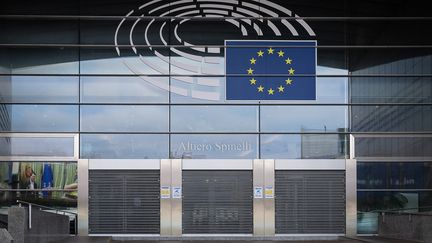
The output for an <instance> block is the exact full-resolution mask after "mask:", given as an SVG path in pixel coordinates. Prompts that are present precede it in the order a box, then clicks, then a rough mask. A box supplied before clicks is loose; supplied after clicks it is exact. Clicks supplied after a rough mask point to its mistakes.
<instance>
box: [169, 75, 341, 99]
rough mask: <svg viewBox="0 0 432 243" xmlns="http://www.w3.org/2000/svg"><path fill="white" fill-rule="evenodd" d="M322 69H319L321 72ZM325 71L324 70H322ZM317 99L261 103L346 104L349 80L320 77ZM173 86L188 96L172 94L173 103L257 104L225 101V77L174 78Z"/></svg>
mask: <svg viewBox="0 0 432 243" xmlns="http://www.w3.org/2000/svg"><path fill="white" fill-rule="evenodd" d="M319 69H320V68H318V70H319ZM321 69H323V68H321ZM316 82H317V83H316V84H317V99H316V100H312V101H304V100H302V101H295V100H291V101H289V102H287V101H265V100H263V101H261V103H264V104H265V103H278V104H279V103H280V104H295V103H302V104H303V103H308V104H309V103H310V104H316V103H318V104H321V103H333V104H345V103H347V102H348V78H346V77H331V78H328V77H318V78H317V79H316ZM171 85H172V86H175V87H179V88H181V89H183V90H186V91H187V92H186V93H188V94H190V95H188V96H184V95H180V94H177V93H175V92H172V93H171V102H172V103H224V104H225V103H230V104H235V103H252V104H257V103H258V101H256V100H241V101H236V100H225V78H223V77H185V76H172V77H171ZM178 93H180V92H178Z"/></svg>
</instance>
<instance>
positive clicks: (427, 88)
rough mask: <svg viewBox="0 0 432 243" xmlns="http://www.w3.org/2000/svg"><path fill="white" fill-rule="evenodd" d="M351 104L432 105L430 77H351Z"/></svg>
mask: <svg viewBox="0 0 432 243" xmlns="http://www.w3.org/2000/svg"><path fill="white" fill-rule="evenodd" d="M425 66H426V65H425ZM430 66H432V65H431V64H430V63H429V67H430ZM428 73H432V72H429V71H428ZM351 102H352V103H432V77H352V78H351Z"/></svg>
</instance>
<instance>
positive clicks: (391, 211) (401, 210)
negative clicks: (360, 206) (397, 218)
mask: <svg viewBox="0 0 432 243" xmlns="http://www.w3.org/2000/svg"><path fill="white" fill-rule="evenodd" d="M419 209H432V206H427V207H417V208H399V209H388V210H373V211H368V212H359V213H379V214H386V213H389V214H390V213H391V214H406V215H410V214H411V215H425V216H432V211H431V212H430V213H425V212H405V211H407V210H419Z"/></svg>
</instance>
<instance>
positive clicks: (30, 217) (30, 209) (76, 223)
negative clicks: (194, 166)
mask: <svg viewBox="0 0 432 243" xmlns="http://www.w3.org/2000/svg"><path fill="white" fill-rule="evenodd" d="M17 203H18V204H19V206H20V207H21V204H22V203H23V204H27V205H28V211H29V215H28V226H29V229H31V228H32V214H31V212H32V206H35V207H38V208H40V209H48V210H54V211H55V214H59V213H58V212H62V213H63V215H65V216H66V214H71V215H74V216H75V222H74V224H75V229H74V230H75V232H74V233H75V235H77V233H78V214H77V213H73V212H69V211H65V210H59V209H56V208H52V207H47V206H44V205H39V204H36V203H31V202H26V201H21V200H17ZM69 230H70V229H69Z"/></svg>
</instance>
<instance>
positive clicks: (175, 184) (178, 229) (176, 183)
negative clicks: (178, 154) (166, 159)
mask: <svg viewBox="0 0 432 243" xmlns="http://www.w3.org/2000/svg"><path fill="white" fill-rule="evenodd" d="M171 188H172V192H171V197H172V199H171V235H172V236H181V235H182V213H183V210H182V197H183V188H182V160H181V159H173V160H171Z"/></svg>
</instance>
